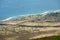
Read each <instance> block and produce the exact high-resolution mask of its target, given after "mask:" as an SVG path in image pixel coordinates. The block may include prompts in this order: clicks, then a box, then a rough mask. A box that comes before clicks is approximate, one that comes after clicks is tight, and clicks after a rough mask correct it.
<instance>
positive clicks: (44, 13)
mask: <svg viewBox="0 0 60 40" xmlns="http://www.w3.org/2000/svg"><path fill="white" fill-rule="evenodd" d="M51 12H53V13H55V12H60V10H55V11H53V10H51V11H45V12H43V13H36V14H25V15H18V16H12V17H9V18H6V19H4V20H2V21H8V20H11V19H14V18H15V19H16V18H20V17H23V16H30V15H37V14H41V15H43V16H45V15H46V14H48V13H51Z"/></svg>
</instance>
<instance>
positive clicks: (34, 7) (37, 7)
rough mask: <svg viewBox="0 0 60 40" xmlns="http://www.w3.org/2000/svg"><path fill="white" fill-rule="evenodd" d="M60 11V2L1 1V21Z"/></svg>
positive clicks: (57, 0)
mask: <svg viewBox="0 0 60 40" xmlns="http://www.w3.org/2000/svg"><path fill="white" fill-rule="evenodd" d="M58 9H60V0H0V20H3V19H5V18H8V17H10V16H16V15H26V14H36V13H41V12H44V11H48V10H58Z"/></svg>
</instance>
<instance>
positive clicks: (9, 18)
mask: <svg viewBox="0 0 60 40" xmlns="http://www.w3.org/2000/svg"><path fill="white" fill-rule="evenodd" d="M13 18H15V16H13V17H8V18H6V19H4V20H2V21H8V20H11V19H13Z"/></svg>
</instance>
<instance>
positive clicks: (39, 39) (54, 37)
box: [32, 35, 60, 40]
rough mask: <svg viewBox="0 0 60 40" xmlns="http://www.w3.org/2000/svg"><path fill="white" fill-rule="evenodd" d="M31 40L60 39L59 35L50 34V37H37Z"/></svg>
mask: <svg viewBox="0 0 60 40" xmlns="http://www.w3.org/2000/svg"><path fill="white" fill-rule="evenodd" d="M32 40H60V35H59V36H52V37H44V38H37V39H32Z"/></svg>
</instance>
